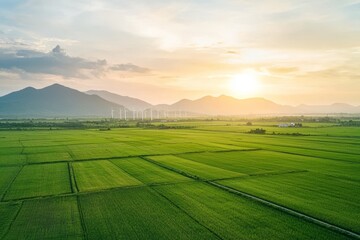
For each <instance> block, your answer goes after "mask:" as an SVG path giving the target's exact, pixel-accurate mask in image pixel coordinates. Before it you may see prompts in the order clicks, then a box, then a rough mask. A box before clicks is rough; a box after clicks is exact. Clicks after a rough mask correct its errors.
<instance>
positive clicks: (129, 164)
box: [112, 158, 191, 184]
mask: <svg viewBox="0 0 360 240" xmlns="http://www.w3.org/2000/svg"><path fill="white" fill-rule="evenodd" d="M112 162H113V163H114V164H115V165H117V166H118V167H120V168H121V169H123V170H124V171H126V172H127V173H129V174H130V175H131V176H133V177H135V178H136V179H138V180H139V181H141V182H142V183H144V184H151V183H172V182H180V181H191V179H189V178H187V177H184V176H183V175H180V174H178V173H175V172H172V171H169V170H167V169H164V168H162V167H159V166H157V165H155V164H152V163H149V162H148V161H145V160H143V159H141V158H126V159H118V160H112Z"/></svg>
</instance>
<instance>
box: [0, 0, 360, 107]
mask: <svg viewBox="0 0 360 240" xmlns="http://www.w3.org/2000/svg"><path fill="white" fill-rule="evenodd" d="M359 70H360V1H359V0H341V1H340V0H317V1H313V0H306V1H305V0H304V1H300V0H264V1H260V0H206V1H205V0H177V1H173V0H136V1H122V0H117V1H115V0H77V1H72V0H62V1H52V0H50V1H49V0H0V95H4V94H7V93H9V92H12V91H15V90H19V89H21V88H25V87H28V86H33V87H36V88H41V87H45V86H47V85H50V84H53V83H60V84H63V85H65V86H68V87H72V88H76V89H79V90H81V91H85V90H90V89H98V90H100V89H101V90H108V91H111V92H114V93H118V94H121V95H127V96H132V97H137V98H141V99H143V100H145V101H148V102H150V103H153V104H158V103H173V102H176V101H178V100H180V99H183V98H189V99H196V98H200V97H202V96H205V95H213V96H219V95H223V94H224V95H230V96H233V97H236V98H250V97H263V98H267V99H269V100H272V101H275V102H277V103H282V104H289V105H298V104H331V103H336V102H345V103H349V104H353V105H360V71H359Z"/></svg>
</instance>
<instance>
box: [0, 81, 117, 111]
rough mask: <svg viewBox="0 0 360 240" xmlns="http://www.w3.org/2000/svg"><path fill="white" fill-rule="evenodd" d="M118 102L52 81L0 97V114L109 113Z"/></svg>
mask: <svg viewBox="0 0 360 240" xmlns="http://www.w3.org/2000/svg"><path fill="white" fill-rule="evenodd" d="M119 107H121V106H120V105H119V104H116V103H112V102H109V101H106V100H104V99H102V98H100V97H99V96H95V95H88V94H85V93H83V92H80V91H77V90H74V89H71V88H68V87H64V86H62V85H60V84H54V85H51V86H48V87H45V88H42V89H35V88H32V87H28V88H24V89H22V90H20V91H16V92H13V93H10V94H8V95H5V96H3V97H0V117H3V118H4V117H92V116H94V117H109V116H111V109H112V108H116V109H119Z"/></svg>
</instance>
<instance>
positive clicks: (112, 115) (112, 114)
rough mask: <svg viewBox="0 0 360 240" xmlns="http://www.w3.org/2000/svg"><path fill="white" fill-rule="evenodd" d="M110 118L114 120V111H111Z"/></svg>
mask: <svg viewBox="0 0 360 240" xmlns="http://www.w3.org/2000/svg"><path fill="white" fill-rule="evenodd" d="M111 118H114V109H111Z"/></svg>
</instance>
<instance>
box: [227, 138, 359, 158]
mask: <svg viewBox="0 0 360 240" xmlns="http://www.w3.org/2000/svg"><path fill="white" fill-rule="evenodd" d="M233 141H236V142H239V143H250V144H260V145H268V146H275V147H289V148H297V149H304V150H315V151H320V152H331V153H339V154H348V155H353V156H359V154H356V153H349V152H343V151H332V150H325V149H319V148H306V147H299V146H289V145H283V144H271V143H265V142H250V141H243V140H240V141H239V140H236V139H234V140H233ZM313 157H314V156H313ZM338 161H341V160H338Z"/></svg>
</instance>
